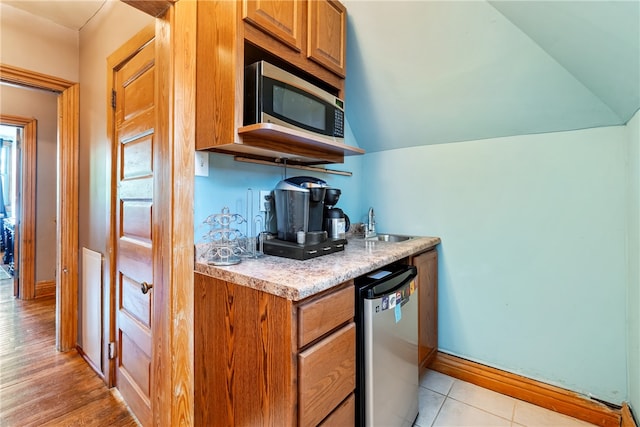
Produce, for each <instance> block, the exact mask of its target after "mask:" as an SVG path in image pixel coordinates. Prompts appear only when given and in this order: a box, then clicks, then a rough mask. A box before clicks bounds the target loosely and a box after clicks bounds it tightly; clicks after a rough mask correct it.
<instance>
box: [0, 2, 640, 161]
mask: <svg viewBox="0 0 640 427" xmlns="http://www.w3.org/2000/svg"><path fill="white" fill-rule="evenodd" d="M0 1H2V2H3V3H6V4H9V5H11V6H14V7H19V8H21V9H24V10H26V11H28V12H30V13H33V14H36V15H40V16H42V17H45V18H48V19H50V20H52V21H54V22H57V23H58V24H61V25H64V26H67V27H69V28H72V29H76V30H79V29H80V28H82V26H83V25H84V24H85V23H86V22H87V21H88V20H89V19H91V17H92V16H93V15H94V14H95V13H96V12H97V11H98V10H99V9H100V7H102V5H103V4H104V3H105V1H116V0H48V1H25V0H17V1H16V0H0ZM344 3H345V4H346V6H347V9H348V12H349V15H348V16H349V18H348V44H347V70H348V71H347V81H346V96H345V98H346V106H347V107H346V108H347V120H348V122H349V125H350V127H351V130H352V132H353V134H354V136H355V138H356V140H357V143H358V145H359V146H360V147H362V148H364V149H366V150H367V151H381V150H389V149H394V148H401V147H410V146H417V145H424V144H440V143H447V142H457V141H469V140H480V139H485V138H495V137H501V136H513V135H522V134H533V133H544V132H558V131H564V130H574V129H583V128H591V127H599V126H611V125H621V124H624V123H626V122H627V121H628V120H629V119H630V118H631V117H632V116H633V114H635V112H636V111H637V110H638V109H639V108H640V0H621V1H610V0H586V1H580V0H571V1H569V0H538V1H527V0H500V1H485V0H471V1H458V0H443V1H435V0H417V1H416V0H414V1H402V0H393V1H391V0H344Z"/></svg>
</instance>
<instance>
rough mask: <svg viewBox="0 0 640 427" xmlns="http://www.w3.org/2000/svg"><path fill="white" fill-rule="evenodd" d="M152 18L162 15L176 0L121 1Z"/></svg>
mask: <svg viewBox="0 0 640 427" xmlns="http://www.w3.org/2000/svg"><path fill="white" fill-rule="evenodd" d="M121 1H122V2H123V3H126V4H128V5H129V6H131V7H135V8H136V9H138V10H140V11H142V12H144V13H146V14H147V15H151V16H153V17H154V18H156V17H159V16H160V15H162V14H164V13H165V12H166V11H167V9H169V8H170V7H171V6H172V5H173V4H174V3H175V2H177V1H178V0H121Z"/></svg>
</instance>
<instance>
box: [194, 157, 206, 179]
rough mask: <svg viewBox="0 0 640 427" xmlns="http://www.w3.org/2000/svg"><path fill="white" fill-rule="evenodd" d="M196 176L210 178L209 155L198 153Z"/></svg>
mask: <svg viewBox="0 0 640 427" xmlns="http://www.w3.org/2000/svg"><path fill="white" fill-rule="evenodd" d="M195 170H196V176H209V153H208V152H206V151H196V167H195Z"/></svg>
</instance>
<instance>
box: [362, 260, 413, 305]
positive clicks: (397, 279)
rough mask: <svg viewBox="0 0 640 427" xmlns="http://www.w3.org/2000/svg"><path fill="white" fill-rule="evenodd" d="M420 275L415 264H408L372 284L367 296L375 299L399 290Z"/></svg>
mask: <svg viewBox="0 0 640 427" xmlns="http://www.w3.org/2000/svg"><path fill="white" fill-rule="evenodd" d="M417 275H418V270H417V269H416V267H414V266H406V268H404V269H402V270H399V271H397V272H395V273H393V274H392V275H389V276H386V277H384V278H382V279H379V280H377V281H375V282H373V283H371V284H370V287H369V288H368V289H367V292H366V296H365V298H367V299H375V298H380V297H383V296H385V295H390V294H393V293H395V292H397V291H398V290H399V289H402V288H403V287H405V286H407V285H408V284H409V283H411V281H412V280H413V279H414V278H415V277H416V276H417Z"/></svg>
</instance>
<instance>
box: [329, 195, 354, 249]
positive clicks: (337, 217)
mask: <svg viewBox="0 0 640 427" xmlns="http://www.w3.org/2000/svg"><path fill="white" fill-rule="evenodd" d="M340 194H341V191H340V189H338V188H327V189H326V190H325V194H324V224H323V230H325V231H326V232H327V235H328V237H329V238H330V239H344V238H345V236H346V233H347V231H349V226H350V221H349V217H348V216H347V215H346V214H345V213H344V212H343V211H342V209H340V208H336V207H334V206H335V205H336V203H338V199H339V198H340Z"/></svg>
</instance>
